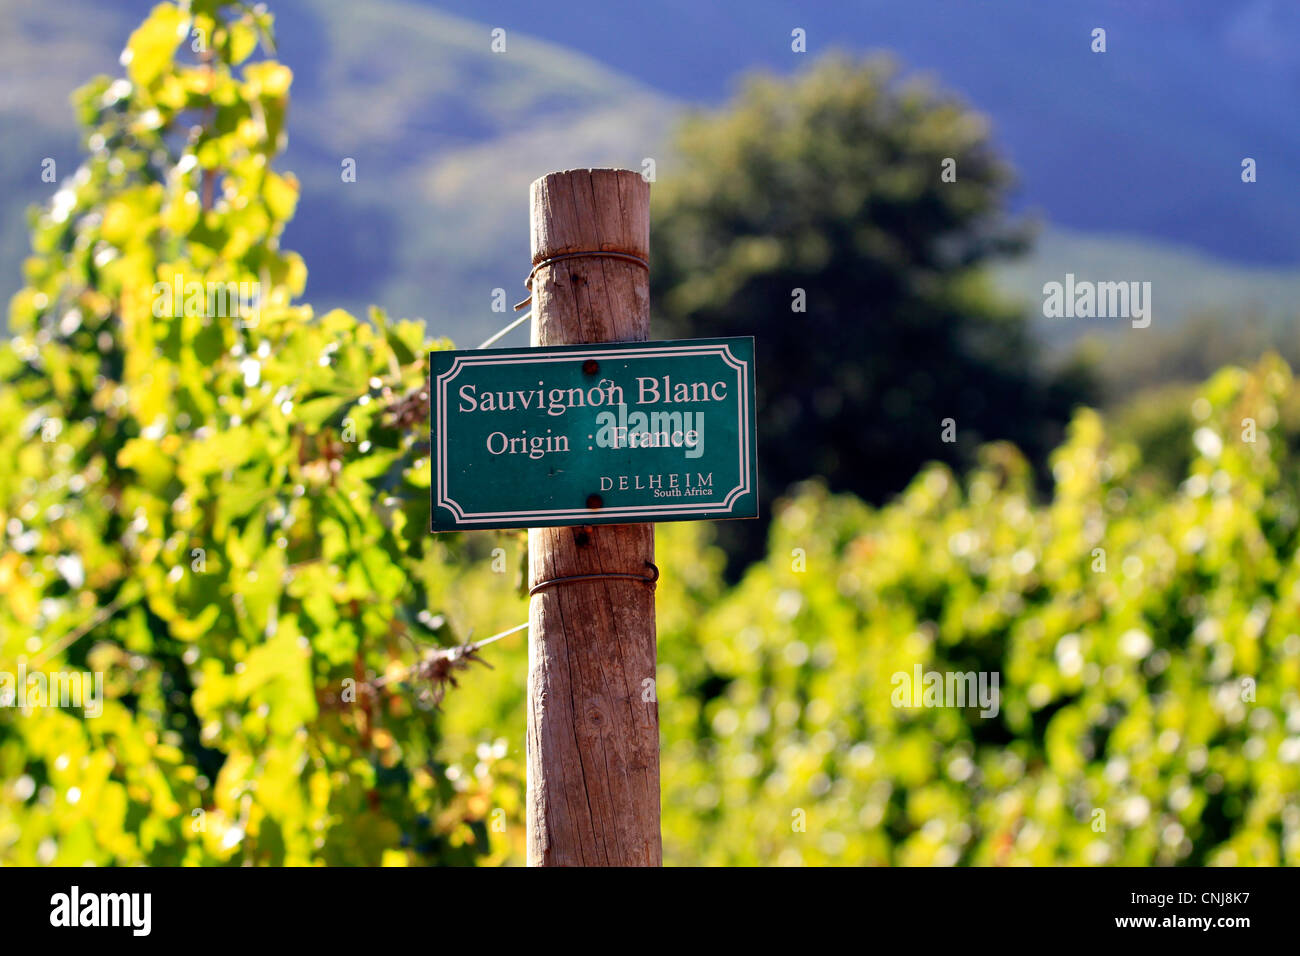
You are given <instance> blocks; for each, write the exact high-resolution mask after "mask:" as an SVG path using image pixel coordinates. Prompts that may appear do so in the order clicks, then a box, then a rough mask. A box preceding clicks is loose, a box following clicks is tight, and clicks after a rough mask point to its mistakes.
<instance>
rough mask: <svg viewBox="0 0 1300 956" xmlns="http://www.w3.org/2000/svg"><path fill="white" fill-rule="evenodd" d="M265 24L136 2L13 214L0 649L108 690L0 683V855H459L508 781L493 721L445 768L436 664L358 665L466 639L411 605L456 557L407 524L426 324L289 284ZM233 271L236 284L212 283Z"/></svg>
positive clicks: (482, 830) (284, 90)
mask: <svg viewBox="0 0 1300 956" xmlns="http://www.w3.org/2000/svg"><path fill="white" fill-rule="evenodd" d="M269 28H270V20H269V16H268V15H266V14H265V13H263V12H260V9H259V10H253V9H252V8H251V7H245V6H242V5H241V6H232V7H228V8H227V7H226V6H225V5H224V4H220V3H217V2H214V0H207V2H204V0H194V2H193V3H188V4H187V3H182V4H180V5H179V6H178V5H173V4H167V3H164V4H160V5H159V6H158V7H156V8H155V9H154V10H153V12H152V13H151V14H150V16H149V18H148V20H147V21H146V22H145V23H144V24H143V25H142V26H141V27H140V28H139V29H138V30H137V31H136V32H135V33H134V34H133V35H132V36H131V38H130V41H129V42H128V44H127V47H126V52H125V54H124V64H125V66H126V77H125V78H123V79H118V80H110V79H108V78H100V79H98V80H95V81H94V82H92V83H91V84H90V85H89V86H87V87H86V88H85V89H83V90H81V91H80V92H79V93H78V94H77V97H76V103H77V107H78V111H79V113H80V116H81V118H82V120H83V122H84V124H85V126H86V128H87V137H86V147H87V151H88V154H89V155H88V159H87V160H86V162H85V163H84V165H83V166H82V167H81V169H80V170H78V172H77V173H76V174H75V176H73V177H70V178H69V179H68V180H65V181H64V183H63V184H62V186H61V188H60V190H59V192H58V194H57V195H56V196H55V197H54V199H53V201H52V203H51V204H50V206H49V207H48V208H47V209H45V210H43V211H41V212H40V213H39V214H38V215H36V216H35V218H34V223H33V226H34V236H33V249H34V255H33V256H32V257H31V258H30V259H29V260H28V262H27V264H26V279H27V287H26V288H25V289H24V290H23V291H22V292H21V293H20V294H19V295H17V296H16V297H15V299H14V301H13V303H12V305H11V311H10V319H11V325H12V327H13V329H14V332H15V336H14V338H13V339H12V341H10V342H9V343H7V344H6V345H5V346H4V347H3V349H0V530H2V531H3V534H4V547H3V550H2V552H0V595H3V599H2V600H0V671H3V672H6V673H8V674H11V675H13V674H16V673H18V672H19V671H20V669H21V668H26V669H27V670H28V671H29V672H36V671H41V672H48V673H51V674H53V673H55V672H63V671H94V672H99V673H102V674H103V675H104V682H105V684H104V694H105V698H106V700H105V702H104V705H103V713H102V715H100V716H98V717H90V718H83V716H82V711H81V710H78V709H77V708H54V707H34V708H31V709H30V712H26V713H25V712H23V711H22V710H19V709H17V708H15V707H6V708H4V709H3V710H0V780H2V781H3V785H0V862H5V863H28V864H30V863H35V862H41V863H58V864H69V865H79V864H82V863H88V862H89V863H98V864H131V863H142V862H143V863H155V864H176V863H202V864H212V863H232V864H237V863H264V864H279V863H288V864H303V863H380V862H383V863H395V864H400V863H407V862H411V863H418V862H469V861H471V860H472V859H474V858H475V856H476V855H477V854H479V853H482V852H486V851H487V850H488V835H487V834H488V827H487V822H488V819H489V811H490V809H491V808H492V807H494V806H502V805H507V806H513V803H512V802H511V798H512V795H517V794H518V793H519V789H520V787H519V783H518V774H517V773H516V772H514V771H513V770H512V767H513V766H514V764H513V763H512V762H511V761H510V760H508V759H503V758H504V757H505V755H504V754H503V753H502V752H501V748H500V747H496V748H493V747H492V746H490V744H491V743H492V740H493V738H490V737H483V736H482V735H480V737H479V738H477V739H476V740H473V741H468V742H467V743H468V744H469V745H471V752H472V746H473V745H475V744H482V743H484V742H486V743H488V744H489V746H488V747H487V749H486V751H484V752H483V753H482V754H479V755H478V757H477V759H476V760H475V759H471V760H470V761H469V764H470V766H471V768H472V767H473V766H474V765H475V764H476V763H477V765H478V766H477V769H478V774H477V775H474V774H472V773H468V772H467V773H466V774H465V775H458V774H454V773H453V774H448V773H446V772H445V768H444V759H443V758H441V757H440V756H439V754H438V751H437V747H438V737H437V734H436V724H435V720H434V716H435V715H434V712H433V711H432V710H431V709H429V707H428V704H429V699H428V697H427V694H426V695H423V696H422V695H421V691H422V690H426V691H427V690H428V688H420V687H409V688H408V687H404V686H402V685H401V684H400V683H399V682H398V681H397V680H394V681H393V682H392V683H391V684H390V685H388V687H386V688H385V689H384V690H383V691H382V692H379V693H377V694H367V693H365V692H364V691H361V690H356V688H354V687H352V686H351V685H352V684H355V683H357V682H364V681H366V680H367V678H369V677H372V676H374V675H376V674H391V675H396V676H400V674H401V672H402V671H403V670H404V668H405V667H407V666H409V665H410V664H412V663H414V662H415V661H416V660H417V658H418V656H419V655H420V654H421V652H422V651H424V650H426V649H428V648H430V647H434V646H437V645H438V644H451V643H455V642H456V641H458V640H459V636H456V637H453V634H454V630H453V627H452V625H451V623H450V622H449V621H448V619H447V618H446V616H445V615H439V614H436V613H431V612H430V610H429V609H430V608H436V605H433V604H431V603H430V601H429V592H430V585H431V583H432V582H434V581H436V580H438V579H439V576H440V575H441V576H445V570H444V568H445V566H446V565H447V564H451V565H455V564H456V563H457V562H456V560H455V557H454V549H455V547H456V545H455V543H454V542H451V543H445V542H444V543H442V544H440V546H439V548H438V549H437V550H436V551H429V550H427V549H426V546H427V544H428V542H429V536H428V533H427V530H426V529H427V525H428V503H427V502H428V482H429V465H428V459H427V441H424V440H423V439H425V437H426V431H425V427H426V426H425V409H426V407H427V397H426V396H423V395H422V390H423V387H424V386H423V383H424V381H425V371H424V359H423V355H424V353H425V351H426V349H427V348H428V347H430V346H431V345H434V344H435V343H427V342H425V341H424V340H423V332H422V330H421V328H420V326H419V324H418V323H415V322H401V323H391V322H389V321H388V320H387V319H386V318H385V317H384V315H383V314H382V313H379V312H375V313H374V314H373V315H372V317H371V322H369V323H367V322H364V321H358V320H357V319H355V318H353V317H352V316H351V315H347V314H345V313H342V312H338V311H335V312H331V313H329V314H327V315H324V316H321V317H319V318H314V317H313V314H312V310H311V309H310V307H308V306H304V305H296V304H294V303H293V299H294V297H295V296H297V295H298V294H300V293H301V292H302V290H303V286H304V283H305V280H306V270H305V267H304V265H303V263H302V262H301V260H300V259H299V258H298V257H297V256H296V255H293V254H291V253H285V252H282V251H280V249H279V243H278V237H279V235H280V233H281V230H282V228H283V225H284V223H285V221H286V220H287V219H288V218H289V217H290V216H291V215H292V214H293V210H294V206H295V204H296V202H297V199H298V187H297V183H296V181H295V180H294V179H293V177H292V176H290V175H283V174H279V173H277V172H275V171H273V169H272V168H271V160H272V158H273V157H274V155H275V154H276V153H277V152H278V151H279V149H280V148H281V147H282V145H283V143H284V122H285V114H286V107H287V102H288V90H289V84H290V79H291V77H290V71H289V70H288V68H286V67H285V66H283V65H280V64H278V63H276V62H274V61H271V60H260V61H253V60H250V59H249V58H250V57H251V56H252V55H253V54H254V52H255V49H256V47H257V46H258V44H259V38H260V39H261V40H262V42H263V45H269V37H268V36H267V34H268V31H269ZM177 282H179V283H180V286H179V287H180V288H181V289H182V291H183V292H184V295H183V296H182V297H180V298H181V299H182V300H183V301H177V302H175V303H173V302H172V301H171V299H170V298H169V297H168V296H167V294H166V293H167V291H168V290H170V289H171V288H174V287H176V283H177ZM241 282H243V283H252V282H257V283H258V284H259V289H260V299H259V301H257V302H256V303H255V304H254V305H253V306H252V307H251V308H250V307H249V303H248V302H242V303H236V304H234V305H231V304H230V303H229V302H227V303H226V305H225V306H222V305H221V304H219V302H220V300H213V299H209V298H207V290H208V289H209V288H212V287H215V286H210V285H209V284H218V283H219V284H222V286H221V288H223V289H229V288H230V287H228V286H225V285H224V284H225V283H236V284H238V283H241ZM190 283H201V284H203V285H202V286H198V287H196V288H199V292H198V293H196V294H194V295H193V296H191V294H190V293H189V291H188V290H189V289H190V288H191V287H190ZM236 288H237V286H236ZM249 288H251V287H249ZM177 313H180V314H177ZM449 555H451V556H450V557H449ZM510 623H512V624H513V623H518V620H517V619H516V620H515V621H511V622H510ZM479 636H485V635H483V634H482V632H480V633H479ZM8 689H9V691H11V692H12V690H13V687H12V686H11V687H9V688H8ZM3 690H4V689H3V688H0V693H2V692H3ZM351 693H356V694H357V697H356V700H355V702H351V701H349V700H348V699H347V698H348V695H349V694H351ZM484 733H486V731H484ZM461 762H464V761H463V760H462V761H461ZM489 770H490V771H491V773H489ZM498 772H499V774H500V776H501V777H502V778H503V779H504V780H506V781H507V784H506V785H504V786H505V789H504V790H503V791H502V794H503V795H497V793H496V790H497V789H498V788H497V783H496V779H497V775H498ZM512 774H513V779H512ZM514 802H517V801H514Z"/></svg>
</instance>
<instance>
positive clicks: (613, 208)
mask: <svg viewBox="0 0 1300 956" xmlns="http://www.w3.org/2000/svg"><path fill="white" fill-rule="evenodd" d="M529 198H530V203H529V205H530V210H531V212H530V217H529V218H530V226H531V229H530V232H531V236H532V261H533V263H534V264H536V263H538V262H540V261H542V260H543V259H549V258H551V257H552V256H557V255H563V254H564V253H570V252H587V251H591V250H602V251H610V252H625V253H629V254H631V255H634V256H638V257H639V258H642V259H645V258H649V255H650V184H649V183H648V182H646V180H645V178H644V177H642V175H641V174H640V173H639V172H636V171H635V170H631V169H566V170H560V171H558V172H553V173H547V174H546V175H545V176H540V177H538V178H537V179H535V180H533V184H532V187H531V188H530V190H529Z"/></svg>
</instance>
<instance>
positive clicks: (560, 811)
mask: <svg viewBox="0 0 1300 956" xmlns="http://www.w3.org/2000/svg"><path fill="white" fill-rule="evenodd" d="M531 200H532V216H531V221H532V252H533V263H534V264H536V263H537V262H540V261H541V260H543V259H547V258H550V257H552V256H555V255H559V254H562V253H566V252H584V251H589V250H593V249H598V250H606V251H614V252H626V253H631V254H633V255H636V256H640V257H642V258H646V257H647V256H648V255H649V248H648V247H649V240H650V186H649V184H648V183H647V182H645V180H643V179H642V178H641V176H640V175H639V174H637V173H635V172H631V171H629V170H619V169H576V170H569V171H567V172H560V173H551V174H550V175H547V176H543V177H542V178H541V179H538V180H537V181H535V182H534V183H533V185H532V191H531ZM532 292H533V324H532V344H533V345H535V346H539V345H566V344H572V343H586V342H624V341H644V340H645V339H647V338H649V333H650V296H649V288H648V281H647V275H646V271H645V270H644V269H643V268H641V267H640V266H638V265H637V264H636V263H632V262H627V261H625V260H618V259H608V258H575V259H566V260H562V261H560V262H557V263H553V264H551V265H548V266H545V267H543V268H542V269H540V270H538V272H537V274H536V276H535V277H534V279H533V289H532ZM653 560H654V526H653V525H650V524H634V525H596V526H591V527H577V528H534V529H532V530H530V531H529V532H528V576H529V586H530V587H531V586H532V585H535V584H537V583H539V582H541V581H546V580H550V579H551V578H556V577H564V576H568V575H574V574H591V573H598V572H619V571H621V572H629V573H634V574H635V573H641V574H649V573H650V571H649V569H648V568H647V566H646V562H652V561H653ZM529 621H530V624H531V627H530V629H529V654H528V798H527V800H528V805H527V821H528V863H529V865H530V866H659V865H660V864H661V862H662V850H661V845H660V836H659V705H658V703H657V701H656V694H655V691H654V683H653V681H654V677H655V606H654V591H653V590H652V589H651V588H650V587H648V586H647V585H645V584H642V583H639V582H637V581H629V580H625V579H606V580H599V581H579V582H571V583H563V584H559V585H555V586H552V587H549V588H547V589H545V590H543V591H540V592H539V593H537V594H536V595H534V596H533V598H532V602H531V608H530V611H529ZM646 698H648V699H646Z"/></svg>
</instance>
